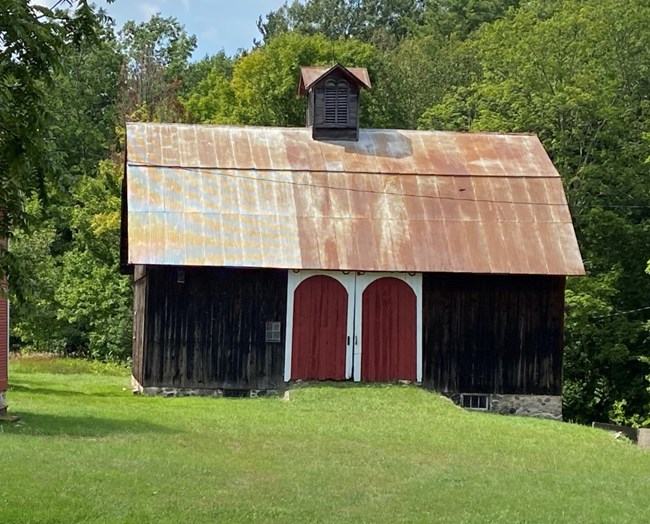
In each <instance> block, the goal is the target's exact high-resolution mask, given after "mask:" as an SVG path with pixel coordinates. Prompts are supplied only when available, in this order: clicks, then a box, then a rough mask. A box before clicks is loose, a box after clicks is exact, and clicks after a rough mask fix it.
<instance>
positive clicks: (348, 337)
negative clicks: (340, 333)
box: [348, 335, 350, 346]
mask: <svg viewBox="0 0 650 524" xmlns="http://www.w3.org/2000/svg"><path fill="white" fill-rule="evenodd" d="M349 345H350V335H348V346H349Z"/></svg>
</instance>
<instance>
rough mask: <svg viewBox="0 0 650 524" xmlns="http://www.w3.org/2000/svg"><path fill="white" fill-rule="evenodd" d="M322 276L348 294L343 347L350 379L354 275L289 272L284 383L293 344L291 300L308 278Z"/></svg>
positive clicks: (288, 376) (337, 272)
mask: <svg viewBox="0 0 650 524" xmlns="http://www.w3.org/2000/svg"><path fill="white" fill-rule="evenodd" d="M318 275H323V276H327V277H332V278H334V279H336V280H337V281H338V282H339V283H340V284H341V285H342V286H343V287H344V288H345V291H346V292H347V294H348V318H347V326H346V331H347V335H346V347H345V378H346V380H347V379H349V378H351V377H352V342H353V340H352V336H353V329H354V286H355V278H354V277H355V276H354V273H348V272H346V273H343V272H342V271H311V270H289V278H288V280H287V321H286V326H287V329H286V335H285V346H284V381H285V382H289V381H290V380H291V351H292V347H291V346H292V344H293V300H294V297H295V293H296V289H298V286H299V285H300V284H302V283H303V282H304V281H305V280H307V279H308V278H310V277H315V276H318Z"/></svg>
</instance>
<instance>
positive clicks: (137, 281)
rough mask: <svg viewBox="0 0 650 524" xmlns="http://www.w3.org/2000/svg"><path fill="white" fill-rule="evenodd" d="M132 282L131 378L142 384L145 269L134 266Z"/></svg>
mask: <svg viewBox="0 0 650 524" xmlns="http://www.w3.org/2000/svg"><path fill="white" fill-rule="evenodd" d="M133 280H134V282H133V376H134V377H135V378H136V380H137V381H138V382H139V383H140V384H142V379H143V364H144V360H143V351H144V341H145V329H144V328H145V314H146V298H147V272H146V267H144V266H136V267H135V270H134V273H133Z"/></svg>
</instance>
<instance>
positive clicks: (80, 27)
mask: <svg viewBox="0 0 650 524" xmlns="http://www.w3.org/2000/svg"><path fill="white" fill-rule="evenodd" d="M73 4H74V5H73ZM58 5H60V6H62V7H65V6H66V5H69V6H70V7H71V8H72V9H70V10H55V11H53V10H51V9H48V8H45V7H42V6H38V5H32V4H29V3H27V2H26V1H25V0H4V1H3V2H2V3H0V44H1V45H0V104H1V106H0V107H1V110H0V209H2V213H0V238H7V237H9V236H10V234H11V231H12V230H13V229H14V228H16V227H24V226H25V225H26V217H27V215H26V213H25V208H24V205H25V199H26V198H27V197H28V196H29V195H30V194H31V193H34V192H37V193H39V194H40V195H41V196H44V195H45V189H46V185H47V183H48V182H56V180H57V176H58V175H59V174H60V170H59V167H60V166H59V165H58V163H57V155H56V154H55V153H56V152H55V151H53V147H52V143H51V133H52V129H51V116H52V112H51V108H50V107H49V106H48V104H47V100H48V98H47V92H48V89H49V88H50V87H51V85H52V80H53V75H54V74H55V73H56V71H58V70H59V68H60V60H59V56H60V54H61V52H62V50H63V49H64V47H66V46H70V45H79V44H81V43H82V42H83V41H85V40H88V39H93V38H94V37H95V36H96V35H95V32H96V29H97V17H96V15H95V13H94V12H93V10H92V9H91V8H90V7H89V6H88V4H87V2H86V0H78V1H76V2H74V3H73V2H71V1H70V2H58ZM0 255H2V256H1V257H0V273H2V272H3V271H6V270H7V269H9V262H8V261H7V258H6V252H5V251H4V249H3V248H0Z"/></svg>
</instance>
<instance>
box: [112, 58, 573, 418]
mask: <svg viewBox="0 0 650 524" xmlns="http://www.w3.org/2000/svg"><path fill="white" fill-rule="evenodd" d="M370 87H371V85H370V80H369V78H368V74H367V71H366V70H365V69H360V68H358V69H355V68H350V69H348V68H345V67H343V66H341V65H338V64H337V65H335V66H333V67H331V68H313V67H310V68H302V71H301V79H300V86H299V94H301V95H304V96H306V97H308V100H309V103H308V111H307V126H306V127H304V128H276V127H234V126H202V125H186V124H162V123H130V124H128V125H127V152H126V165H125V177H124V184H123V201H122V207H123V212H122V263H123V268H124V270H125V271H130V272H132V274H133V276H134V328H133V379H134V385H135V387H136V388H137V390H139V391H141V392H145V393H150V394H156V393H158V394H165V395H183V394H208V395H210V394H211V395H244V394H246V395H248V394H251V393H252V394H256V393H258V392H268V391H272V390H278V389H280V388H282V387H284V386H285V385H286V383H288V382H292V381H297V380H336V381H346V380H347V381H356V382H393V381H409V382H413V383H418V384H421V385H422V386H424V387H426V388H430V389H433V390H436V391H439V392H441V393H444V394H446V395H448V396H450V397H451V398H453V399H454V400H455V401H457V402H458V403H460V404H462V405H464V406H466V407H470V408H475V409H487V410H493V411H499V412H507V413H522V414H531V415H538V416H547V417H553V418H559V417H561V389H562V347H563V318H564V288H565V280H566V276H568V275H582V274H584V269H583V264H582V259H581V256H580V252H579V249H578V245H577V241H576V237H575V233H574V230H573V226H572V222H571V216H570V213H569V208H568V205H567V201H566V198H565V194H564V190H563V186H562V181H561V180H560V177H559V175H558V172H557V171H556V169H555V167H554V166H553V164H552V162H551V160H550V159H549V157H548V155H547V154H546V152H545V150H544V148H543V146H542V144H541V143H540V141H539V140H538V138H537V137H536V136H534V135H527V134H508V135H505V134H490V133H451V132H438V131H410V130H386V129H359V100H360V91H361V90H362V89H369V88H370Z"/></svg>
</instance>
